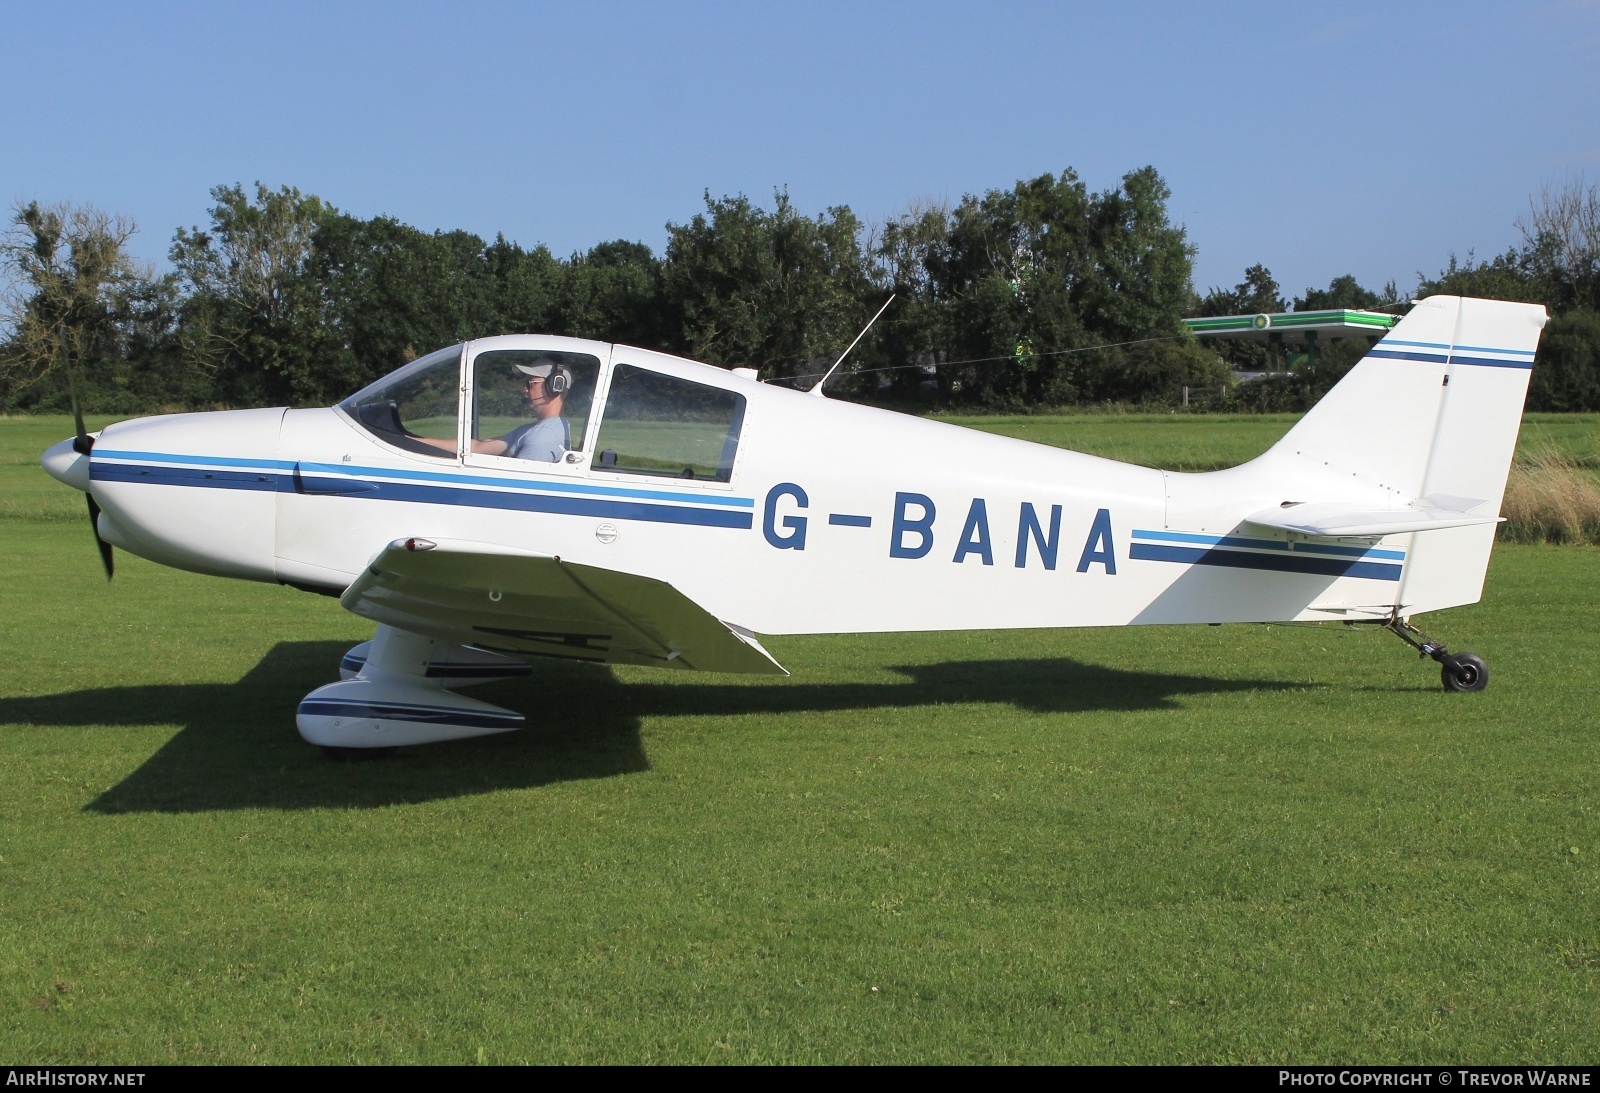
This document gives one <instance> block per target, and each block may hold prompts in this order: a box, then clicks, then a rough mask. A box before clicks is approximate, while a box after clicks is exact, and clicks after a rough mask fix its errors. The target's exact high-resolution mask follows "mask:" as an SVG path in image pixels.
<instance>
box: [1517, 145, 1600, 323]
mask: <svg viewBox="0 0 1600 1093" xmlns="http://www.w3.org/2000/svg"><path fill="white" fill-rule="evenodd" d="M1517 226H1518V227H1519V228H1520V229H1521V231H1522V241H1523V245H1522V257H1523V260H1524V264H1525V265H1526V267H1527V268H1528V270H1529V272H1530V273H1531V274H1532V275H1533V277H1534V279H1535V280H1537V281H1539V282H1542V287H1543V288H1544V290H1545V297H1544V302H1545V303H1546V304H1547V305H1548V306H1549V307H1550V308H1551V309H1552V310H1555V311H1566V310H1567V309H1568V308H1586V309H1588V310H1589V311H1600V183H1596V184H1594V185H1589V184H1587V181H1586V179H1585V178H1584V177H1583V176H1582V175H1580V176H1578V177H1577V178H1576V179H1572V180H1569V181H1568V182H1567V183H1566V184H1565V185H1564V186H1561V187H1550V186H1546V187H1545V188H1544V189H1543V190H1542V191H1540V194H1539V196H1538V197H1537V198H1534V199H1533V200H1532V201H1530V202H1529V210H1528V218H1527V219H1526V220H1523V221H1520V222H1519V223H1518V225H1517Z"/></svg>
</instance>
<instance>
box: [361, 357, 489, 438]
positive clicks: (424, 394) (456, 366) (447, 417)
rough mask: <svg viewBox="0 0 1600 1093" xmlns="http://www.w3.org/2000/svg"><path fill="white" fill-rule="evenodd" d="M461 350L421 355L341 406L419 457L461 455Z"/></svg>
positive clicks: (363, 423) (369, 427)
mask: <svg viewBox="0 0 1600 1093" xmlns="http://www.w3.org/2000/svg"><path fill="white" fill-rule="evenodd" d="M460 387H461V346H459V345H453V346H451V347H450V348H449V349H441V350H439V351H438V352H437V353H429V354H428V355H427V356H426V357H419V358H417V359H416V360H414V361H412V362H411V363H410V364H408V365H406V366H405V367H404V368H401V369H400V370H399V371H396V372H391V373H389V374H388V375H387V376H385V377H383V379H381V380H379V381H378V382H377V383H374V384H370V385H369V386H367V387H363V388H362V389H361V390H359V391H357V392H356V393H355V394H353V395H351V396H350V397H349V398H347V399H345V400H344V401H343V402H341V403H340V404H339V407H340V409H342V410H344V412H345V413H347V414H349V415H350V416H351V417H353V418H355V419H356V421H358V422H360V423H361V424H362V425H363V426H364V427H365V428H367V429H369V430H371V431H372V432H373V433H375V434H376V435H377V436H378V437H379V438H380V439H382V440H385V441H387V442H389V443H390V444H393V445H395V446H396V447H399V448H404V449H406V450H407V451H411V452H416V453H417V454H419V455H429V456H435V457H439V458H445V459H450V458H454V456H455V454H456V420H457V418H456V406H457V401H458V394H459V391H460Z"/></svg>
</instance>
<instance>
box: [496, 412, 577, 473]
mask: <svg viewBox="0 0 1600 1093" xmlns="http://www.w3.org/2000/svg"><path fill="white" fill-rule="evenodd" d="M500 439H502V440H504V441H505V442H506V455H508V456H510V457H511V458H512V459H535V460H538V461H539V462H541V463H559V462H561V457H562V456H563V455H565V454H566V452H567V448H568V446H569V444H570V441H571V433H570V431H569V427H568V425H567V419H566V418H564V417H560V416H557V417H547V418H543V419H541V420H539V421H534V422H530V423H529V424H527V425H521V426H518V427H517V428H515V429H512V430H511V431H510V432H509V433H507V434H506V435H505V436H503V437H501V438H500Z"/></svg>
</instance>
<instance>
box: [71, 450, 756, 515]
mask: <svg viewBox="0 0 1600 1093" xmlns="http://www.w3.org/2000/svg"><path fill="white" fill-rule="evenodd" d="M91 458H92V459H124V460H130V461H132V462H138V463H179V464H194V465H199V466H215V467H239V468H244V469H249V470H272V471H292V470H294V469H295V463H294V462H292V461H288V460H282V459H239V458H235V457H232V456H220V455H217V456H206V455H177V454H173V453H169V452H124V451H114V450H113V451H102V450H100V449H98V448H97V449H96V450H95V452H94V454H93V455H92V456H91ZM300 467H301V468H302V469H303V470H306V471H311V472H314V473H319V474H325V473H334V474H338V475H341V476H349V477H352V478H356V477H360V476H370V477H373V478H389V479H401V480H403V479H420V480H423V481H436V482H450V483H459V484H461V485H477V486H505V487H509V488H513V489H517V490H521V491H524V492H537V491H544V492H550V493H587V494H594V495H597V496H601V497H637V498H644V499H647V500H652V501H682V502H685V503H688V504H695V505H726V506H730V507H733V508H743V509H749V508H754V507H755V499H754V498H752V497H729V496H727V495H725V494H713V493H704V494H702V493H669V492H666V491H663V490H630V489H626V488H623V487H620V486H591V485H588V484H584V483H577V482H533V481H524V480H522V479H517V478H489V477H486V476H482V475H471V474H451V473H449V472H443V471H422V470H417V471H407V470H391V469H389V468H385V467H356V466H352V465H350V464H348V463H301V464H300Z"/></svg>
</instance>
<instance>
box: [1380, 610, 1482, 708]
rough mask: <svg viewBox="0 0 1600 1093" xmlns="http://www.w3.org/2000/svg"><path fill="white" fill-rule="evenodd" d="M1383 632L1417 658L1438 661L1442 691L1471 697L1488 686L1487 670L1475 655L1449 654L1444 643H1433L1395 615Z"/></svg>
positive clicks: (1386, 624)
mask: <svg viewBox="0 0 1600 1093" xmlns="http://www.w3.org/2000/svg"><path fill="white" fill-rule="evenodd" d="M1383 628H1384V629H1385V630H1387V631H1389V632H1390V633H1391V634H1393V635H1394V636H1395V637H1397V638H1399V639H1400V640H1401V641H1403V642H1405V643H1406V644H1407V645H1409V646H1411V648H1413V649H1415V650H1416V651H1417V653H1418V655H1419V656H1424V657H1432V658H1433V659H1434V660H1436V661H1438V662H1439V679H1440V682H1442V683H1443V684H1444V689H1445V690H1447V691H1461V692H1465V693H1471V692H1473V691H1481V690H1483V689H1484V688H1485V687H1487V686H1488V685H1489V666H1488V665H1487V664H1485V663H1484V662H1483V658H1482V657H1480V656H1479V655H1478V654H1477V653H1452V652H1451V651H1450V650H1448V649H1446V648H1445V647H1444V643H1443V642H1438V641H1434V640H1433V639H1432V638H1430V637H1428V635H1426V634H1424V633H1423V632H1422V631H1421V630H1418V629H1417V628H1416V627H1415V626H1412V625H1411V623H1410V622H1409V621H1407V620H1406V619H1403V618H1401V617H1400V616H1398V615H1396V616H1395V617H1394V618H1392V619H1390V620H1389V621H1388V622H1386V623H1384V624H1383Z"/></svg>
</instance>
